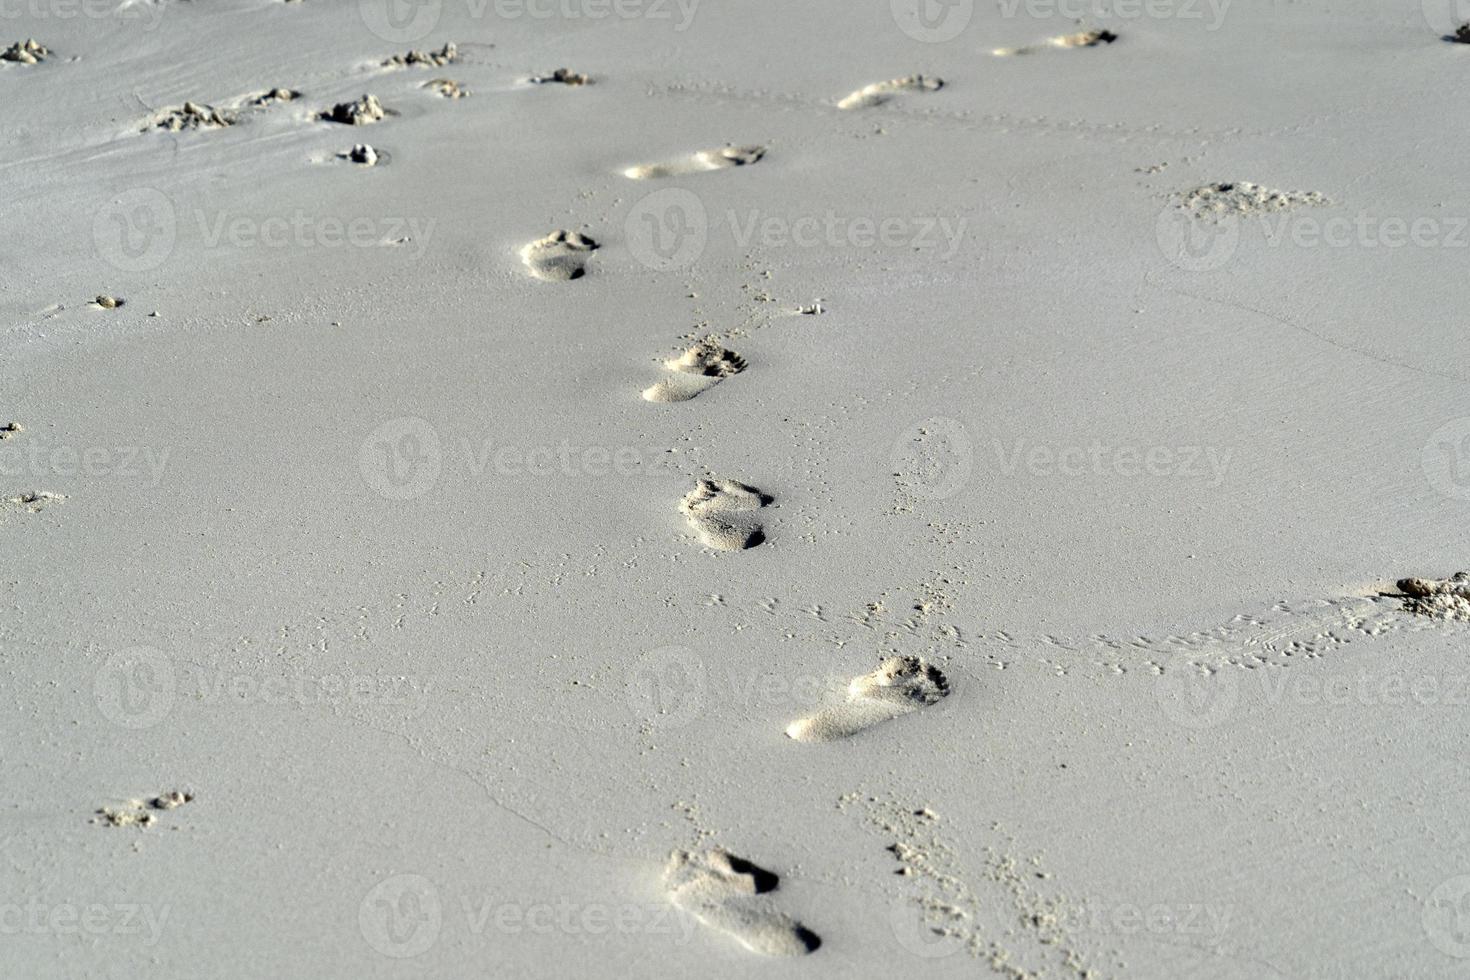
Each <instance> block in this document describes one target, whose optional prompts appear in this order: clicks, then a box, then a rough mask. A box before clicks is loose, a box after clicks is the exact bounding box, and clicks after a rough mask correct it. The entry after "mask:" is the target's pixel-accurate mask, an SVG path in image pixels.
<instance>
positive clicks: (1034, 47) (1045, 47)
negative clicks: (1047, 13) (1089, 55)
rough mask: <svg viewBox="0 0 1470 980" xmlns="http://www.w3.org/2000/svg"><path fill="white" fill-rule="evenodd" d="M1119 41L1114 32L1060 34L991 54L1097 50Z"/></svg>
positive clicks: (998, 56) (1006, 56)
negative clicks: (1075, 49) (1074, 49)
mask: <svg viewBox="0 0 1470 980" xmlns="http://www.w3.org/2000/svg"><path fill="white" fill-rule="evenodd" d="M1116 40H1118V35H1116V34H1114V33H1113V32H1112V31H1078V32H1077V33H1075V34H1058V35H1057V36H1056V37H1049V38H1047V39H1046V40H1044V41H1038V42H1037V43H1035V44H1026V45H1022V46H1021V47H1019V48H996V49H995V50H993V51H991V52H990V53H991V54H993V55H995V56H996V57H997V58H1008V57H1011V56H1012V55H1018V54H1036V53H1038V52H1041V51H1052V50H1056V49H1061V50H1064V51H1065V50H1069V49H1071V48H1095V47H1097V46H1098V45H1100V44H1112V43H1113V42H1114V41H1116Z"/></svg>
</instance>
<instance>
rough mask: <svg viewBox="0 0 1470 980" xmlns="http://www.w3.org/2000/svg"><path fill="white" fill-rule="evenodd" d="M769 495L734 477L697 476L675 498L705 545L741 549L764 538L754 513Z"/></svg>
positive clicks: (763, 505) (767, 502) (767, 499)
mask: <svg viewBox="0 0 1470 980" xmlns="http://www.w3.org/2000/svg"><path fill="white" fill-rule="evenodd" d="M773 499H774V498H773V497H771V496H770V495H769V494H765V493H762V492H761V491H759V490H757V489H756V488H755V487H751V486H746V485H745V484H743V483H737V482H736V481H734V480H700V481H699V483H698V484H697V485H696V486H695V487H694V489H693V490H691V491H689V492H688V493H687V494H685V495H684V499H683V500H682V501H680V502H679V512H680V513H682V514H683V515H684V517H685V519H686V520H687V521H688V522H689V526H690V527H691V528H692V529H693V530H694V533H695V534H696V535H698V537H699V540H700V541H701V542H702V543H704V545H705V546H707V547H710V548H714V549H716V550H719V551H741V550H744V549H745V548H754V547H755V546H756V545H758V544H760V543H761V542H762V541H764V540H765V539H766V535H765V526H764V524H763V523H762V522H761V521H760V519H759V516H758V514H759V511H760V510H761V509H762V508H763V507H765V506H766V505H767V504H769V503H770V502H771V501H772V500H773Z"/></svg>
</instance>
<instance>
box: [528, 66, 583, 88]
mask: <svg viewBox="0 0 1470 980" xmlns="http://www.w3.org/2000/svg"><path fill="white" fill-rule="evenodd" d="M530 81H531V84H532V85H553V84H554V85H590V84H592V79H591V78H588V77H587V76H586V75H582V74H579V73H578V72H574V71H572V70H571V69H570V68H558V69H557V70H556V71H554V72H552V73H551V74H550V75H532V76H531V79H530Z"/></svg>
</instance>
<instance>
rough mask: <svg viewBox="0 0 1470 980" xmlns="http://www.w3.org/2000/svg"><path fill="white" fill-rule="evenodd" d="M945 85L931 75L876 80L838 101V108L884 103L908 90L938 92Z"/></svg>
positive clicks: (865, 107)
mask: <svg viewBox="0 0 1470 980" xmlns="http://www.w3.org/2000/svg"><path fill="white" fill-rule="evenodd" d="M943 87H944V82H943V80H941V79H938V78H934V77H932V76H930V75H909V76H908V77H906V78H891V79H889V80H888V81H886V82H874V83H873V84H872V85H865V86H864V87H862V88H860V89H858V90H857V91H856V92H853V93H852V94H851V95H849V96H847V97H846V98H844V99H843V100H842V101H840V102H838V103H837V108H839V109H867V108H869V107H870V106H875V105H882V104H883V103H885V102H888V101H890V100H891V99H893V98H894V97H896V96H899V95H903V94H904V93H906V92H937V91H939V90H940V89H941V88H943Z"/></svg>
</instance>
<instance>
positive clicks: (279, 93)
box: [247, 88, 301, 108]
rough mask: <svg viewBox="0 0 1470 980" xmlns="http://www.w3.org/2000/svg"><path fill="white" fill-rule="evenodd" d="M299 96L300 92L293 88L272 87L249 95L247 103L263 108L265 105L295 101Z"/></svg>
mask: <svg viewBox="0 0 1470 980" xmlns="http://www.w3.org/2000/svg"><path fill="white" fill-rule="evenodd" d="M300 97H301V93H300V92H298V91H296V90H295V89H289V88H273V89H271V90H270V91H268V92H260V93H258V94H256V95H252V96H250V98H249V99H248V100H247V104H249V105H251V106H255V107H256V108H265V107H266V106H272V105H278V104H279V103H282V102H295V101H296V100H297V99H299V98H300Z"/></svg>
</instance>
